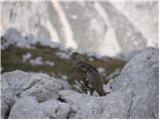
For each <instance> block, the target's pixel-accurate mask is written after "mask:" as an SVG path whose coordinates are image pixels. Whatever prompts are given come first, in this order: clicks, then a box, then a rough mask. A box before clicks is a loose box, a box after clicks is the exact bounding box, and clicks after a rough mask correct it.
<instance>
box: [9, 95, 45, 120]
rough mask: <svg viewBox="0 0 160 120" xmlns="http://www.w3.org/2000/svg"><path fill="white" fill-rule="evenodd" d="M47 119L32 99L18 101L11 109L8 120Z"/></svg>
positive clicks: (25, 98) (26, 98)
mask: <svg viewBox="0 0 160 120" xmlns="http://www.w3.org/2000/svg"><path fill="white" fill-rule="evenodd" d="M24 118H25V119H42V118H43V119H47V118H48V117H47V116H46V115H45V114H44V113H43V111H42V109H41V107H40V106H39V103H38V102H37V101H36V100H35V99H34V98H32V97H28V96H27V97H24V98H22V99H19V100H18V101H17V102H16V103H15V104H14V105H13V107H12V110H11V112H10V115H9V119H24Z"/></svg>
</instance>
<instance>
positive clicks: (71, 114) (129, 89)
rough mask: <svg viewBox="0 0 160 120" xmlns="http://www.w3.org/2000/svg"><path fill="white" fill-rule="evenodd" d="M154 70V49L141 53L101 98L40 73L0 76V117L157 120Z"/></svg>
mask: <svg viewBox="0 0 160 120" xmlns="http://www.w3.org/2000/svg"><path fill="white" fill-rule="evenodd" d="M158 68H159V65H158V49H155V48H147V49H145V50H143V51H141V52H140V53H139V54H137V55H136V56H135V57H133V58H132V59H131V60H130V61H129V62H128V63H127V64H126V66H125V67H124V68H123V70H122V71H121V73H120V74H119V75H118V77H116V78H114V79H113V80H110V81H109V84H108V85H107V86H108V87H109V88H110V91H111V93H110V94H108V95H107V96H103V97H100V96H90V95H87V94H81V93H78V92H76V91H73V90H71V89H70V88H69V87H68V86H66V83H65V84H63V82H62V80H58V79H55V78H53V77H49V76H48V75H46V74H42V73H40V74H37V73H25V72H22V71H13V72H9V73H4V74H2V113H3V114H2V118H4V116H5V115H8V116H6V117H5V118H90V119H92V118H144V119H146V118H158V117H159V116H158V113H159V112H158V111H159V110H158V105H159V103H158V98H159V96H158V89H159V84H158V83H159V80H158V76H159V73H158V72H159V71H158ZM59 81H61V82H59ZM63 86H64V87H63ZM17 93H19V94H18V95H17ZM16 95H17V96H16Z"/></svg>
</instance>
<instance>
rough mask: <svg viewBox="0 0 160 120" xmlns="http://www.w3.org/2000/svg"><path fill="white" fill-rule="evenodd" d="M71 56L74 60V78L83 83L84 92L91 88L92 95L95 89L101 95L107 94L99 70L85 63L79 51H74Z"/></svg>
mask: <svg viewBox="0 0 160 120" xmlns="http://www.w3.org/2000/svg"><path fill="white" fill-rule="evenodd" d="M71 58H72V60H73V67H72V78H73V79H74V80H76V81H77V82H78V83H79V84H80V85H81V88H82V89H83V90H84V92H85V93H87V90H89V91H90V94H91V95H92V94H93V92H94V90H95V91H97V93H98V94H99V95H100V96H104V95H106V93H105V91H104V90H103V82H102V80H101V78H100V75H99V72H98V70H97V69H96V68H95V67H93V66H92V65H90V64H88V63H85V62H84V61H83V60H82V57H81V55H80V54H79V53H78V52H74V53H72V55H71Z"/></svg>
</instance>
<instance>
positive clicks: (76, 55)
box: [71, 52, 81, 61]
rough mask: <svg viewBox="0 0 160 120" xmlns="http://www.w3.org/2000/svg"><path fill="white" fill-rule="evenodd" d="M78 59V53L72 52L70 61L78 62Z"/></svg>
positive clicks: (79, 56)
mask: <svg viewBox="0 0 160 120" xmlns="http://www.w3.org/2000/svg"><path fill="white" fill-rule="evenodd" d="M80 58H81V55H80V54H79V53H78V52H73V53H72V54H71V59H72V60H74V61H75V60H80Z"/></svg>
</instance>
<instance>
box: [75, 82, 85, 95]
mask: <svg viewBox="0 0 160 120" xmlns="http://www.w3.org/2000/svg"><path fill="white" fill-rule="evenodd" d="M77 82H78V83H79V84H80V88H81V89H82V90H83V91H84V92H85V93H86V94H87V89H86V86H85V84H84V83H83V81H82V80H77Z"/></svg>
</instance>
